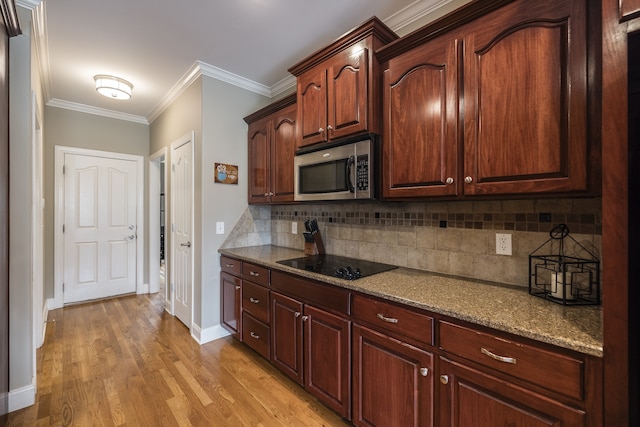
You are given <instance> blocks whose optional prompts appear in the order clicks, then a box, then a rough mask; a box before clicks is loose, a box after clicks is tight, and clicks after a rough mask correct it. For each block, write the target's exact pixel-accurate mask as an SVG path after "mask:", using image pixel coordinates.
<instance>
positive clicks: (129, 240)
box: [63, 153, 138, 303]
mask: <svg viewBox="0 0 640 427" xmlns="http://www.w3.org/2000/svg"><path fill="white" fill-rule="evenodd" d="M137 168H138V165H137V162H136V161H131V160H122V159H115V158H108V157H99V156H91V155H79V154H70V153H66V154H65V157H64V170H65V172H64V261H63V262H64V267H63V275H64V276H63V284H64V291H63V294H64V303H70V302H77V301H86V300H91V299H97V298H105V297H110V296H114V295H121V294H126V293H132V292H135V291H136V263H137V258H136V257H137V251H136V247H137V245H136V239H137V227H138V224H137V203H136V202H137V190H138V170H137Z"/></svg>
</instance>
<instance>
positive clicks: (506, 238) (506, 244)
mask: <svg viewBox="0 0 640 427" xmlns="http://www.w3.org/2000/svg"><path fill="white" fill-rule="evenodd" d="M496 254H497V255H511V254H512V251H511V234H500V233H496Z"/></svg>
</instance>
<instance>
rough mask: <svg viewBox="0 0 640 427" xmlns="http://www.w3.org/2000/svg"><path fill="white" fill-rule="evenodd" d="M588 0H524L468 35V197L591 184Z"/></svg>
mask: <svg viewBox="0 0 640 427" xmlns="http://www.w3.org/2000/svg"><path fill="white" fill-rule="evenodd" d="M585 3H586V2H584V1H571V0H560V1H556V2H544V3H541V2H538V1H533V0H531V1H519V2H515V3H512V4H509V5H507V6H505V7H504V8H501V9H500V10H498V11H497V12H494V13H491V14H489V15H487V16H486V17H483V19H481V20H479V21H477V22H475V23H473V24H471V25H469V26H468V31H465V34H468V36H466V37H465V38H464V52H465V53H464V55H465V56H464V91H465V92H464V102H465V104H464V105H465V107H464V123H465V142H464V144H465V149H464V182H465V184H464V193H465V194H516V193H527V194H533V193H545V192H565V191H577V190H586V189H587V186H588V180H587V170H588V166H589V161H590V159H589V156H588V142H587V125H586V118H587V51H586V46H587V43H586V37H587V34H586V11H585Z"/></svg>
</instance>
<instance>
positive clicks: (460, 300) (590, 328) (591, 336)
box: [219, 245, 602, 357]
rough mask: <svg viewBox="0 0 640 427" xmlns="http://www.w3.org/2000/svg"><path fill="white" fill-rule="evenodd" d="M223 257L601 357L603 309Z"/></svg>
mask: <svg viewBox="0 0 640 427" xmlns="http://www.w3.org/2000/svg"><path fill="white" fill-rule="evenodd" d="M219 252H220V253H221V254H224V255H228V256H232V257H236V258H239V259H242V260H245V261H251V262H255V263H257V264H261V265H264V266H266V267H269V268H272V269H278V270H281V271H287V272H291V273H295V274H298V275H300V276H303V277H308V278H310V279H316V280H320V281H323V282H326V283H331V284H334V285H336V286H340V287H343V288H347V289H353V290H356V291H360V292H362V293H365V294H368V295H373V296H377V297H381V298H384V299H387V300H390V301H396V302H399V303H403V304H407V305H410V306H414V307H418V308H422V309H425V310H429V311H431V312H434V313H439V314H444V315H447V316H451V317H454V318H456V319H460V320H466V321H469V322H473V323H476V324H479V325H483V326H487V327H490V328H494V329H497V330H501V331H505V332H510V333H513V334H516V335H519V336H523V337H527V338H531V339H535V340H538V341H542V342H545V343H549V344H554V345H557V346H559V347H563V348H568V349H571V350H575V351H579V352H582V353H585V354H590V355H593V356H598V357H602V310H601V307H594V306H583V307H564V306H562V305H559V304H553V303H552V302H549V301H545V300H543V299H541V298H537V297H534V296H531V295H529V293H528V292H527V289H525V288H522V289H520V288H514V287H508V286H500V285H493V284H487V283H482V282H475V281H473V280H470V279H462V278H452V277H447V276H442V275H438V274H432V273H429V272H425V271H421V270H411V269H407V268H398V269H395V270H391V271H388V272H385V273H380V274H376V275H373V276H369V277H364V278H362V279H358V280H355V281H349V280H343V279H339V278H337V277H329V276H322V275H319V274H316V273H313V272H310V271H303V270H298V269H295V268H291V267H287V266H285V265H282V264H278V263H277V261H279V260H284V259H289V258H296V257H300V256H303V255H304V254H303V253H302V251H299V250H295V249H289V248H282V247H278V246H269V245H267V246H255V247H247V248H235V249H220V251H219Z"/></svg>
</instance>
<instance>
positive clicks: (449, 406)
mask: <svg viewBox="0 0 640 427" xmlns="http://www.w3.org/2000/svg"><path fill="white" fill-rule="evenodd" d="M438 383H439V387H440V411H439V413H440V422H439V424H438V425H439V426H442V427H447V426H450V427H466V426H474V427H495V426H527V427H543V426H554V427H561V426H584V425H585V421H586V416H585V413H584V412H583V411H579V410H577V409H573V408H570V407H568V406H566V405H563V404H561V403H558V402H555V401H553V400H552V399H549V398H546V397H543V396H540V395H538V394H536V393H534V392H531V391H528V390H527V389H525V388H522V387H518V386H515V385H512V384H511V383H510V382H509V381H505V380H501V379H499V378H496V377H493V376H491V375H489V374H486V373H484V372H481V371H478V370H475V369H472V368H470V367H468V366H465V365H463V364H460V363H457V362H453V361H451V360H448V359H446V358H444V357H441V358H440V377H439V381H438Z"/></svg>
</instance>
